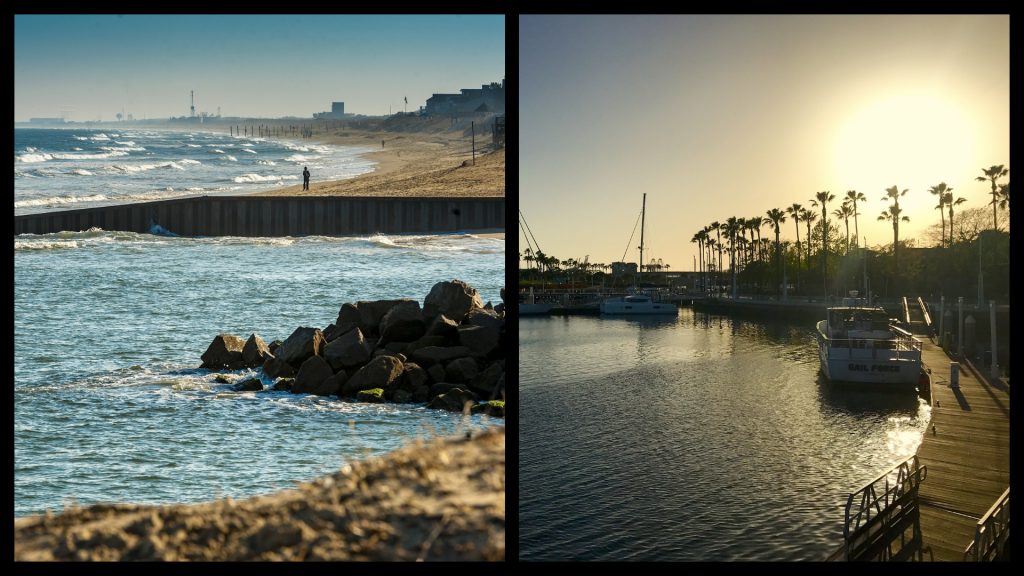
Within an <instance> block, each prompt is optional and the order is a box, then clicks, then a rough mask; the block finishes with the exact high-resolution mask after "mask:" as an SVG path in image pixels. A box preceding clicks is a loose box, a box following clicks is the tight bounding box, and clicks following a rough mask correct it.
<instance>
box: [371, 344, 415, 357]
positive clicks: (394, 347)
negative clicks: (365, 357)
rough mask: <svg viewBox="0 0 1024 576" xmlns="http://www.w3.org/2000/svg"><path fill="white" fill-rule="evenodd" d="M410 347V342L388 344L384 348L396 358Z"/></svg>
mask: <svg viewBox="0 0 1024 576" xmlns="http://www.w3.org/2000/svg"><path fill="white" fill-rule="evenodd" d="M408 345H409V343H408V342H388V343H387V344H386V345H385V346H384V349H385V350H387V351H388V352H391V353H392V354H394V355H395V356H398V355H399V354H401V353H402V352H404V351H405V347H406V346H408ZM378 346H379V344H378Z"/></svg>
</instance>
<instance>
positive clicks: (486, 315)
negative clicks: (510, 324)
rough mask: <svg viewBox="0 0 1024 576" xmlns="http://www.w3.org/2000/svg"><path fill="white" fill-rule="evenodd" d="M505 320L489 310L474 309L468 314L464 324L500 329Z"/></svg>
mask: <svg viewBox="0 0 1024 576" xmlns="http://www.w3.org/2000/svg"><path fill="white" fill-rule="evenodd" d="M504 323H505V320H504V319H503V318H501V317H500V316H498V313H497V312H495V311H494V310H487V309H486V308H473V309H472V310H470V311H469V314H466V320H465V321H464V322H463V323H462V324H463V325H464V326H465V325H469V326H487V327H491V326H493V327H495V328H500V327H501V325H502V324H504Z"/></svg>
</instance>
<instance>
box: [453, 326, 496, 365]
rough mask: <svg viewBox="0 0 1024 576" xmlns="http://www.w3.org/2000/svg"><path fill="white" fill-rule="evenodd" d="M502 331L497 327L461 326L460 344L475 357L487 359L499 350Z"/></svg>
mask: <svg viewBox="0 0 1024 576" xmlns="http://www.w3.org/2000/svg"><path fill="white" fill-rule="evenodd" d="M499 337H500V329H499V328H498V327H497V326H460V327H459V344H461V345H462V346H465V347H466V348H468V349H469V350H470V353H471V354H472V355H473V356H478V357H486V356H489V355H490V354H491V353H492V352H497V351H498V350H499V348H498V344H499Z"/></svg>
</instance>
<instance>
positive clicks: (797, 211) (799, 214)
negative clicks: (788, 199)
mask: <svg viewBox="0 0 1024 576" xmlns="http://www.w3.org/2000/svg"><path fill="white" fill-rule="evenodd" d="M803 210H804V207H803V206H801V205H800V204H797V203H796V202H794V203H793V205H792V206H790V207H788V208H786V214H789V215H790V216H792V217H793V225H794V226H796V287H797V290H799V289H800V220H801V219H802V218H803Z"/></svg>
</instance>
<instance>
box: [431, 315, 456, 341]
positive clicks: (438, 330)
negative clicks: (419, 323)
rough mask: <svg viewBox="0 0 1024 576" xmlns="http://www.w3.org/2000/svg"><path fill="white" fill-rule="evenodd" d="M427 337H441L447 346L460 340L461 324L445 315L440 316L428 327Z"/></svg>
mask: <svg viewBox="0 0 1024 576" xmlns="http://www.w3.org/2000/svg"><path fill="white" fill-rule="evenodd" d="M427 336H440V337H441V338H443V339H444V340H445V343H446V344H454V343H456V342H457V341H458V340H459V323H458V322H456V321H455V320H452V319H451V318H449V317H447V316H445V315H444V314H438V315H437V316H435V317H434V319H433V320H431V321H430V325H429V326H427Z"/></svg>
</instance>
